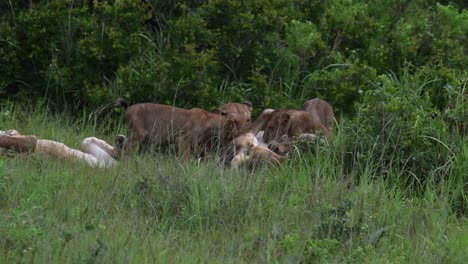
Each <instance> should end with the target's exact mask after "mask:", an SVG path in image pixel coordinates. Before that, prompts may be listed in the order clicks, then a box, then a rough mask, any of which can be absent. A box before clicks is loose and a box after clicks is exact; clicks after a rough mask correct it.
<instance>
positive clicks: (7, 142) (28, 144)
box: [0, 134, 37, 152]
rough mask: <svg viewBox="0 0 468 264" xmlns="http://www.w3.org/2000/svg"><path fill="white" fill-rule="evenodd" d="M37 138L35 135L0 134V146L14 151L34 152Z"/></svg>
mask: <svg viewBox="0 0 468 264" xmlns="http://www.w3.org/2000/svg"><path fill="white" fill-rule="evenodd" d="M36 143H37V138H36V137H35V136H10V135H5V134H2V135H0V148H3V149H6V150H14V151H16V152H34V150H35V148H36Z"/></svg>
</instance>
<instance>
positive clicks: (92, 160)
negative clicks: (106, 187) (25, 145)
mask: <svg viewBox="0 0 468 264" xmlns="http://www.w3.org/2000/svg"><path fill="white" fill-rule="evenodd" d="M36 153H40V154H45V155H48V156H51V157H54V158H58V159H68V160H74V161H78V160H81V161H84V162H86V163H87V164H88V165H90V166H93V167H101V166H102V165H101V164H100V163H99V160H98V159H97V158H96V157H95V156H93V155H91V154H88V153H84V152H82V151H79V150H76V149H72V148H70V147H68V146H67V145H65V144H63V143H60V142H57V141H53V140H45V139H39V140H37V145H36Z"/></svg>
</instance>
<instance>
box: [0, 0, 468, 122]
mask: <svg viewBox="0 0 468 264" xmlns="http://www.w3.org/2000/svg"><path fill="white" fill-rule="evenodd" d="M447 2H449V3H447ZM0 11H1V14H2V16H1V17H0V25H1V26H0V41H1V42H2V43H3V44H2V46H1V48H0V59H1V61H0V66H1V67H0V85H1V86H0V87H3V90H4V93H6V95H7V96H8V97H11V98H14V99H15V100H17V99H30V98H31V97H30V95H31V94H33V95H34V98H44V97H45V98H48V99H51V100H50V102H51V104H53V106H54V107H55V108H56V109H63V108H67V109H70V110H73V109H75V108H79V109H82V108H83V107H88V108H91V109H95V108H97V107H101V106H103V105H107V103H108V102H111V101H113V100H115V98H117V97H119V96H124V97H125V98H127V99H129V100H130V101H131V102H141V101H153V102H159V103H165V104H174V103H175V104H176V105H178V106H187V107H190V106H201V107H205V108H210V107H213V106H217V105H219V103H220V102H219V100H223V101H229V100H231V101H236V100H241V99H242V98H247V99H249V100H251V101H252V102H253V103H254V106H255V108H256V110H257V111H258V110H260V109H264V108H266V107H272V106H281V107H291V106H297V105H300V104H301V103H302V102H303V101H304V100H305V99H308V98H311V97H321V98H324V99H326V100H327V101H330V102H331V103H332V105H333V106H334V107H335V108H336V109H337V111H338V112H339V113H342V114H344V115H345V116H349V115H353V114H354V113H355V110H356V108H355V107H356V104H357V103H359V100H360V95H359V91H368V90H373V89H375V87H376V85H377V83H378V82H379V80H378V76H380V75H382V74H387V73H388V72H394V73H399V72H400V71H401V68H402V66H404V65H405V64H410V65H414V66H415V69H416V71H418V72H419V71H421V72H423V73H425V74H427V75H426V77H427V78H430V79H437V80H438V81H437V85H434V86H432V87H430V88H434V90H433V91H432V92H431V94H430V96H431V100H432V102H433V103H434V104H435V106H437V107H439V108H444V107H446V106H447V101H448V99H447V96H446V95H447V93H446V91H445V90H444V89H443V87H445V86H446V85H449V86H451V87H457V88H458V87H460V83H461V82H462V81H463V80H465V79H466V71H465V69H466V65H467V59H466V56H465V51H466V47H465V39H466V34H467V31H468V13H467V11H466V9H465V6H464V4H463V1H432V0H424V1H422V0H421V1H406V0H392V1H385V3H380V2H375V1H365V0H360V1H348V0H339V1H304V0H294V1H289V0H288V1H284V0H275V1H227V0H218V1H150V0H148V1H131V0H119V1H111V0H108V1H92V0H85V1H68V0H53V1H49V0H48V1H45V0H44V1H34V2H30V1H4V2H3V3H2V4H0Z"/></svg>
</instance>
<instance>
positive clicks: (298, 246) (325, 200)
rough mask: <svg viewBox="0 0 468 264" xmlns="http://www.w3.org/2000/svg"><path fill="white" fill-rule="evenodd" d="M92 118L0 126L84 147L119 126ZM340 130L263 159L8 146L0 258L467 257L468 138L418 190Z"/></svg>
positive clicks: (13, 117) (4, 116) (27, 119)
mask: <svg viewBox="0 0 468 264" xmlns="http://www.w3.org/2000/svg"><path fill="white" fill-rule="evenodd" d="M93 120H94V119H93V116H92V115H85V114H83V118H82V119H79V120H78V121H76V120H75V121H72V120H71V119H69V118H67V117H66V116H54V115H50V114H45V113H44V112H43V111H27V109H26V110H24V109H18V108H14V107H13V106H12V105H9V106H6V107H4V108H2V109H1V110H0V130H2V129H11V128H15V129H17V130H19V131H20V132H22V133H23V134H34V135H37V136H38V137H40V138H45V139H54V140H58V141H61V142H64V143H66V144H67V145H69V146H71V147H75V148H77V147H78V146H79V143H80V142H81V140H82V139H83V138H85V137H87V136H98V137H100V138H103V139H106V140H108V141H109V142H112V140H113V136H114V134H111V133H108V132H105V131H112V129H110V128H109V127H106V125H105V124H100V125H99V126H97V125H96V123H95V122H93ZM98 127H99V129H98ZM335 131H336V140H335V141H334V144H333V145H332V146H316V147H314V148H312V149H309V150H308V151H302V152H297V153H296V155H295V157H294V159H291V160H290V161H289V162H287V163H286V164H285V165H284V166H282V167H268V166H259V167H257V168H255V170H250V169H247V168H241V169H239V170H236V169H229V168H223V167H222V166H220V165H219V164H217V163H216V162H215V161H214V159H207V160H202V161H199V160H191V161H188V162H183V161H179V159H178V158H177V157H176V156H171V155H163V154H155V155H146V156H137V157H129V158H128V159H127V160H125V161H124V162H121V164H120V165H119V166H118V167H116V168H112V169H106V170H104V169H92V168H89V167H87V166H86V165H84V164H77V163H72V162H68V161H60V160H54V159H50V158H48V157H43V156H39V155H36V154H31V155H15V156H12V157H1V158H0V263H16V262H36V263H44V262H45V263H51V262H53V263H161V262H163V263H164V262H170V263H172V262H181V263H199V262H210V263H242V262H245V263H258V262H260V263H265V262H281V263H284V262H286V263H287V262H302V263H346V262H348V263H464V262H465V261H466V260H467V259H468V220H467V218H466V215H464V214H463V210H458V209H457V208H456V206H454V204H456V203H457V202H454V201H453V199H454V197H460V196H461V197H463V198H462V200H461V203H466V193H465V191H466V176H462V175H465V174H464V172H465V173H466V172H467V171H468V170H467V160H468V148H467V143H466V141H463V146H462V151H461V152H460V153H458V154H457V156H456V157H454V159H453V160H452V162H451V163H450V164H448V165H446V167H444V169H447V170H448V176H449V177H447V178H446V179H444V180H443V181H440V182H438V183H428V184H426V186H425V187H424V189H423V190H419V191H414V190H412V189H411V188H407V187H406V186H405V185H404V184H402V182H404V180H402V179H401V177H403V176H402V175H404V172H403V169H399V168H398V167H394V168H389V169H388V170H387V171H386V172H385V175H383V174H381V170H379V168H377V167H374V165H372V164H370V162H369V164H363V162H362V161H360V162H359V163H358V164H354V165H353V166H351V167H350V166H347V165H346V155H349V153H347V151H346V150H345V148H344V147H343V144H344V143H345V142H350V141H349V140H346V138H347V137H348V134H347V131H348V130H347V127H345V126H339V127H338V128H337V129H336V130H335ZM357 141H358V140H356V142H357ZM355 144H358V143H355ZM346 149H349V148H346ZM364 163H365V162H364ZM375 166H377V165H375ZM452 176H453V177H452ZM458 203H460V201H458Z"/></svg>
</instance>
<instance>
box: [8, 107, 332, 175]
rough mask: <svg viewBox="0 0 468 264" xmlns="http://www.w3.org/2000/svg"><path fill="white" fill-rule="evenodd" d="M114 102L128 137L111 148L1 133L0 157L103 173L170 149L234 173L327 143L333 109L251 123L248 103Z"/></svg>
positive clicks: (267, 115) (268, 115)
mask: <svg viewBox="0 0 468 264" xmlns="http://www.w3.org/2000/svg"><path fill="white" fill-rule="evenodd" d="M118 103H119V104H120V105H121V106H122V107H124V108H125V114H124V121H125V125H126V127H127V136H123V135H118V136H117V137H116V140H115V146H112V145H110V144H109V143H107V142H105V141H104V140H101V139H98V138H96V137H89V138H86V139H84V140H83V142H82V143H81V145H80V149H79V150H78V149H73V148H70V147H68V146H66V145H65V144H63V143H61V142H57V141H52V140H45V139H38V138H37V137H35V136H23V135H21V134H20V133H19V132H17V131H16V130H9V131H0V153H2V152H3V153H4V152H11V151H13V152H34V153H39V154H43V155H47V156H50V157H53V158H59V159H68V160H74V161H82V162H84V163H86V164H88V165H89V166H92V167H98V168H106V167H112V166H115V165H116V164H117V160H119V159H121V158H124V156H126V155H134V154H135V153H136V152H148V151H149V150H155V149H167V148H171V149H174V150H176V153H177V155H178V156H180V157H181V158H183V159H189V158H191V157H203V156H205V155H206V154H208V153H219V155H220V160H221V161H222V162H223V163H224V164H225V165H229V166H231V167H234V168H238V167H240V166H241V165H243V164H250V165H252V164H256V163H258V162H261V163H269V164H280V163H281V162H283V161H284V160H286V159H287V157H288V153H289V152H290V151H291V149H292V146H293V144H294V143H293V142H294V139H297V138H298V139H302V140H309V141H314V140H315V139H316V138H318V137H320V134H323V136H324V138H325V139H326V140H331V139H332V132H331V129H332V128H333V122H334V113H333V108H332V107H331V105H330V104H329V103H327V102H326V101H324V100H322V99H318V98H314V99H311V100H307V101H306V102H305V103H304V108H303V109H302V110H295V109H276V110H274V109H266V110H264V111H263V112H262V113H261V114H260V116H259V117H258V118H257V119H256V120H255V121H254V122H251V115H252V104H251V103H250V102H248V101H244V102H242V103H227V104H224V105H221V106H220V107H218V108H217V109H213V110H211V111H207V110H203V109H200V108H192V109H183V108H179V107H175V106H169V105H162V104H153V103H139V104H134V105H131V106H129V105H128V103H127V102H126V101H125V100H123V99H119V100H118Z"/></svg>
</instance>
